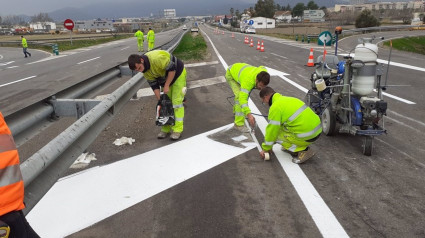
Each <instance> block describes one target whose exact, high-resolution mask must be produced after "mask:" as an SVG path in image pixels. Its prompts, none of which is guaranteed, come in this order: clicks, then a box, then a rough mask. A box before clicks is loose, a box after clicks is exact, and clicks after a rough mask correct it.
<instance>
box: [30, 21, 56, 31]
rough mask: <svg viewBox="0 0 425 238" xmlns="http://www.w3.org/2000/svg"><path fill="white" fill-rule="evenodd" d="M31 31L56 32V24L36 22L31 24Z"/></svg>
mask: <svg viewBox="0 0 425 238" xmlns="http://www.w3.org/2000/svg"><path fill="white" fill-rule="evenodd" d="M30 29H31V30H33V31H34V32H36V33H37V32H49V31H51V30H56V23H54V22H34V23H30Z"/></svg>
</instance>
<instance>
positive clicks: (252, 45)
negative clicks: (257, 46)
mask: <svg viewBox="0 0 425 238" xmlns="http://www.w3.org/2000/svg"><path fill="white" fill-rule="evenodd" d="M249 47H254V41H253V40H252V37H251V44H249Z"/></svg>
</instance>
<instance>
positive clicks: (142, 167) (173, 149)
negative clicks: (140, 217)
mask: <svg viewBox="0 0 425 238" xmlns="http://www.w3.org/2000/svg"><path fill="white" fill-rule="evenodd" d="M232 126H233V123H232V124H229V125H226V126H223V127H220V128H217V129H214V130H211V131H208V132H205V133H202V134H199V135H196V136H193V137H190V138H187V139H184V140H181V141H178V142H175V143H173V144H170V145H167V146H163V147H161V148H158V149H155V150H151V151H149V152H146V153H144V154H140V155H137V156H134V157H131V158H128V159H124V160H120V161H118V162H115V163H112V164H108V165H104V166H101V167H98V168H94V169H90V170H87V171H84V172H83V173H80V174H78V175H71V176H68V177H65V178H62V179H60V180H59V181H58V182H57V183H55V185H54V186H53V187H52V188H51V189H50V190H49V191H48V192H47V194H46V195H44V197H43V199H41V200H40V201H39V202H38V203H37V205H36V206H35V207H34V209H32V210H31V212H30V213H29V214H28V215H27V219H28V221H29V223H30V224H31V226H32V227H33V228H34V230H36V231H37V233H38V234H39V235H40V236H41V237H47V238H49V237H65V236H67V235H70V234H72V233H74V232H77V231H79V230H81V229H84V228H86V227H89V226H91V225H93V224H95V223H97V222H99V221H101V220H103V219H105V218H107V217H110V216H112V215H114V214H116V213H118V212H120V211H122V210H124V209H127V208H129V207H131V206H133V205H135V204H137V203H139V202H141V201H143V200H145V199H147V198H150V197H152V196H154V195H155V194H158V193H160V192H162V191H165V190H167V189H169V188H171V187H173V186H175V185H177V184H179V183H182V182H184V181H187V180H189V179H190V178H192V177H194V176H196V175H198V174H201V173H203V172H205V171H207V170H209V169H211V168H213V167H215V166H217V165H219V164H222V163H224V162H226V161H228V160H230V159H232V158H235V157H236V156H238V155H241V154H244V153H246V152H247V151H249V150H251V149H253V148H255V144H254V143H253V142H250V143H244V146H246V148H240V147H235V146H231V145H227V144H224V143H220V142H217V141H214V140H211V139H210V138H208V135H211V134H214V133H216V132H219V131H222V130H225V129H226V128H230V127H232ZM136 143H137V142H136ZM194 145H196V146H195V147H194ZM187 148H192V149H190V150H188V149H187ZM170 154H173V155H175V156H169V155H170ZM200 155H202V156H200ZM117 175H119V176H117ZM81 214H84V216H82V215H81ZM69 224H72V226H71V225H69ZM136 236H137V235H136Z"/></svg>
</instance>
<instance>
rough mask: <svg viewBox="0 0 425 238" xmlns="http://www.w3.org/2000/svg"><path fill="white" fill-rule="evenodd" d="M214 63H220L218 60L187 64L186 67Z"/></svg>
mask: <svg viewBox="0 0 425 238" xmlns="http://www.w3.org/2000/svg"><path fill="white" fill-rule="evenodd" d="M212 64H218V61H211V62H201V63H193V64H185V65H184V67H185V68H190V67H198V66H205V65H212Z"/></svg>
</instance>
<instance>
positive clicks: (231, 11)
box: [230, 7, 235, 16]
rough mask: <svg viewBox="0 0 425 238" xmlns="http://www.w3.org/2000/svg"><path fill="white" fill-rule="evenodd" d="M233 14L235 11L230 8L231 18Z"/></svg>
mask: <svg viewBox="0 0 425 238" xmlns="http://www.w3.org/2000/svg"><path fill="white" fill-rule="evenodd" d="M234 12H235V9H234V8H233V7H232V8H230V15H232V16H233V13H234Z"/></svg>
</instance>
